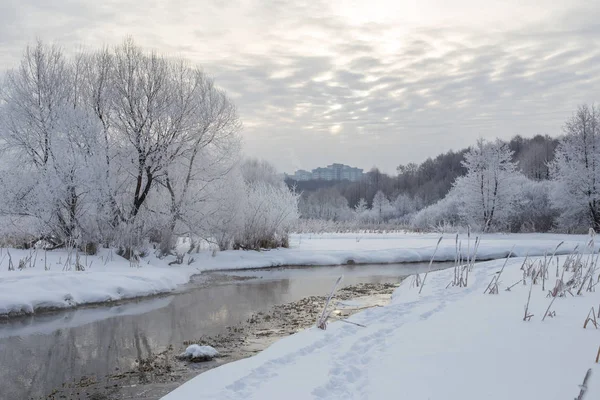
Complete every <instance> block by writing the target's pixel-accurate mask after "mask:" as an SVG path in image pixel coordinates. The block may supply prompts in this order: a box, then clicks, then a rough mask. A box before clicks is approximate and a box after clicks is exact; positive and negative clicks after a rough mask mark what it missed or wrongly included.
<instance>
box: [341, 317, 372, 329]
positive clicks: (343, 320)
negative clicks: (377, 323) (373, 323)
mask: <svg viewBox="0 0 600 400" xmlns="http://www.w3.org/2000/svg"><path fill="white" fill-rule="evenodd" d="M333 319H335V320H337V321H341V322H345V323H347V324H352V325H356V326H360V327H361V328H366V327H367V326H366V325H363V324H359V323H356V322H352V321H348V320H347V319H342V318H333Z"/></svg>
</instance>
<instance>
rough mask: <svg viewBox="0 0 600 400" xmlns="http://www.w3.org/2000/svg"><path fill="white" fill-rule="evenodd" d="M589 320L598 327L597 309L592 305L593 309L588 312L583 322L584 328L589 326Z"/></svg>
mask: <svg viewBox="0 0 600 400" xmlns="http://www.w3.org/2000/svg"><path fill="white" fill-rule="evenodd" d="M590 315H591V317H590ZM588 322H591V323H592V324H594V327H595V328H596V329H598V321H597V320H596V311H595V310H594V307H592V309H591V310H590V311H589V312H588V315H587V318H586V319H585V322H584V323H583V329H586V328H587V324H588Z"/></svg>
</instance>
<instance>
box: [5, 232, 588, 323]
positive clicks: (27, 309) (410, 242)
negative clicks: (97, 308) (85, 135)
mask: <svg viewBox="0 0 600 400" xmlns="http://www.w3.org/2000/svg"><path fill="white" fill-rule="evenodd" d="M440 236H441V235H439V234H413V233H407V234H403V233H390V234H376V233H356V234H319V235H316V234H315V235H311V234H302V235H292V237H291V240H290V248H289V249H278V250H270V251H263V252H256V251H224V252H217V253H216V254H215V255H214V256H213V254H212V252H210V251H203V252H200V253H198V254H192V257H193V258H194V262H193V263H191V264H190V265H187V257H188V256H187V255H186V258H185V259H184V263H183V264H181V265H172V266H169V265H168V262H169V261H171V260H172V259H165V260H160V259H158V258H156V257H154V256H148V257H146V258H144V259H142V260H141V262H140V264H139V267H131V266H130V264H129V262H128V261H127V260H124V259H122V258H120V257H118V256H116V255H115V254H114V252H111V251H110V250H106V249H103V250H101V251H100V252H99V254H98V255H96V256H89V257H87V258H86V257H85V256H82V257H81V259H80V263H81V264H82V265H83V266H84V267H85V271H75V267H74V256H73V260H72V261H71V263H70V264H69V268H70V270H69V271H64V270H63V269H64V267H65V264H66V260H67V257H68V255H67V253H66V252H65V251H61V250H59V251H52V252H43V251H38V252H37V253H35V252H31V251H26V250H14V249H12V250H10V254H11V258H12V262H13V265H14V267H15V270H14V271H9V270H8V266H9V257H8V256H7V250H6V249H3V250H2V254H1V255H0V315H19V314H30V313H34V312H36V311H40V310H47V309H60V308H69V307H74V306H77V305H80V304H87V303H101V302H109V301H115V300H121V299H127V298H134V297H139V296H148V295H154V294H158V293H164V292H169V291H172V290H174V289H176V288H177V287H179V286H180V285H183V284H185V283H187V282H188V281H189V279H190V277H191V276H192V275H195V274H199V273H200V272H202V271H206V270H222V269H240V268H261V267H270V266H278V265H337V264H346V263H349V262H354V263H357V264H360V263H399V262H419V261H428V260H429V259H430V258H431V256H432V254H433V252H434V249H435V245H436V243H437V240H438V239H439V237H440ZM461 240H462V241H463V246H466V244H467V240H466V236H465V235H462V236H461ZM587 240H588V238H587V237H586V236H573V235H550V234H523V235H501V234H494V235H483V236H482V240H481V245H480V247H479V251H478V259H494V258H498V257H503V256H505V255H506V254H507V253H508V252H509V251H510V250H511V248H513V246H515V247H514V250H513V252H514V253H515V255H521V256H524V255H525V254H526V253H528V252H529V254H530V255H543V254H544V252H551V251H552V250H553V249H554V248H555V247H556V245H557V244H558V243H559V242H560V241H565V244H564V245H563V246H562V247H561V251H563V252H564V251H570V250H572V249H573V248H574V247H575V246H577V245H578V244H579V245H584V244H585V243H586V241H587ZM471 242H473V238H472V240H471ZM465 252H466V249H465ZM29 256H33V257H34V258H35V259H36V261H35V262H31V263H30V262H27V263H25V264H26V268H25V269H23V270H19V269H18V265H19V260H24V259H26V258H27V257H29ZM454 257H455V237H454V235H452V234H447V235H444V239H443V240H442V242H441V243H440V247H439V249H438V251H437V253H436V257H435V258H436V260H438V261H447V260H453V259H454ZM34 264H35V267H33V265H34ZM45 268H47V269H48V270H46V269H45Z"/></svg>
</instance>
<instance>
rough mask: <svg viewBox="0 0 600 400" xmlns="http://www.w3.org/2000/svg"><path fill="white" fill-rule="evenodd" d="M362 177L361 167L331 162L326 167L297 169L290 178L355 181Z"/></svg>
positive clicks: (299, 179)
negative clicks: (308, 169) (310, 169)
mask: <svg viewBox="0 0 600 400" xmlns="http://www.w3.org/2000/svg"><path fill="white" fill-rule="evenodd" d="M362 177H363V170H362V169H361V168H354V167H351V166H349V165H344V164H331V165H328V166H327V167H319V168H315V169H313V170H312V172H308V171H305V170H303V169H299V170H297V171H296V172H295V173H294V175H291V176H290V178H292V179H295V180H297V181H310V180H315V181H316V180H320V181H343V180H348V181H351V182H356V181H359V180H361V179H362Z"/></svg>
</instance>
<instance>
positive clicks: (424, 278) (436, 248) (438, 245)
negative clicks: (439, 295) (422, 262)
mask: <svg viewBox="0 0 600 400" xmlns="http://www.w3.org/2000/svg"><path fill="white" fill-rule="evenodd" d="M442 237H443V236H440V238H439V239H438V241H437V244H436V246H435V250H434V251H433V255H432V256H431V260H429V267H428V268H427V272H425V276H424V277H423V283H422V284H421V288H420V289H419V294H421V290H423V286H425V280H426V279H427V275H428V274H429V271H431V264H433V259H434V258H435V253H437V251H438V248H439V247H440V242H441V241H442Z"/></svg>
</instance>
